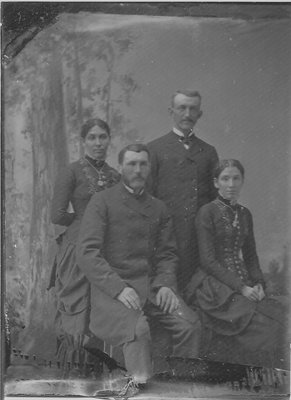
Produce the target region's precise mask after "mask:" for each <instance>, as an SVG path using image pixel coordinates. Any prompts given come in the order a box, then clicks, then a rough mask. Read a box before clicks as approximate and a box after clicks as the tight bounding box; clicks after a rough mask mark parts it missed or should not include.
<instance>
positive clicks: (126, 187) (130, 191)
mask: <svg viewBox="0 0 291 400" xmlns="http://www.w3.org/2000/svg"><path fill="white" fill-rule="evenodd" d="M123 186H124V187H125V189H126V190H127V191H128V192H129V193H131V194H134V195H136V196H141V195H142V194H143V192H144V188H143V189H142V190H141V191H140V192H139V193H134V190H133V189H132V188H131V187H129V186H127V185H126V184H125V183H123Z"/></svg>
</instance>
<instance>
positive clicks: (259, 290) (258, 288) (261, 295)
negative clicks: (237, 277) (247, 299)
mask: <svg viewBox="0 0 291 400" xmlns="http://www.w3.org/2000/svg"><path fill="white" fill-rule="evenodd" d="M254 289H256V291H257V293H258V295H259V301H261V300H263V298H264V297H265V292H264V289H263V286H262V285H261V284H260V283H258V284H257V285H255V286H254Z"/></svg>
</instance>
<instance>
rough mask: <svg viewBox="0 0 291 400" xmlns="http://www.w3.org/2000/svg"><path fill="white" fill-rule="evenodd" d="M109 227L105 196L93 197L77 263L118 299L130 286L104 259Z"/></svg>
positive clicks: (82, 233)
mask: <svg viewBox="0 0 291 400" xmlns="http://www.w3.org/2000/svg"><path fill="white" fill-rule="evenodd" d="M106 226H107V207H106V204H105V202H104V201H103V199H102V193H96V194H95V195H93V196H92V198H91V200H90V201H89V204H88V206H87V208H86V211H85V214H84V216H83V219H82V223H81V228H80V232H79V238H78V242H77V249H76V251H77V263H78V265H79V266H80V268H81V269H82V270H83V271H84V273H85V275H86V277H87V279H88V280H89V282H90V283H91V284H92V285H95V286H97V287H98V288H99V289H100V290H102V291H103V292H105V293H107V294H108V295H109V296H111V297H113V298H114V297H116V296H117V295H118V294H119V293H120V292H121V291H122V290H123V289H124V288H125V287H126V286H127V285H126V284H125V283H124V282H123V280H122V279H121V278H120V276H119V275H118V274H117V273H116V272H114V271H113V269H112V268H111V266H110V265H109V263H108V262H107V261H106V260H105V258H104V257H103V255H102V252H103V246H104V238H105V234H106Z"/></svg>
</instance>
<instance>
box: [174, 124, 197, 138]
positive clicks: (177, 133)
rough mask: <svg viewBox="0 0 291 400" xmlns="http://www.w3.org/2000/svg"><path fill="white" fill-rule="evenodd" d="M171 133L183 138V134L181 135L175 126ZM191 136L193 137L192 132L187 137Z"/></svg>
mask: <svg viewBox="0 0 291 400" xmlns="http://www.w3.org/2000/svg"><path fill="white" fill-rule="evenodd" d="M173 132H174V133H175V134H176V135H178V136H180V137H185V135H184V133H183V132H182V131H180V130H179V129H178V128H176V127H175V126H174V127H173ZM193 135H195V133H194V131H193V130H192V131H191V132H190V133H189V135H188V137H190V136H193Z"/></svg>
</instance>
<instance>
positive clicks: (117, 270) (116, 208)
mask: <svg viewBox="0 0 291 400" xmlns="http://www.w3.org/2000/svg"><path fill="white" fill-rule="evenodd" d="M77 254H78V264H79V266H80V268H82V270H83V271H84V273H85V275H86V276H87V278H88V280H89V281H90V283H91V320H90V330H91V331H92V332H93V333H94V334H95V335H96V336H97V337H99V338H101V339H103V340H105V341H106V342H107V343H110V344H113V345H121V344H123V343H125V342H127V341H129V340H133V338H134V332H135V325H136V321H137V319H138V317H139V314H140V313H139V312H137V311H136V312H134V311H132V312H129V310H128V309H127V308H126V307H125V306H124V305H123V304H122V303H121V302H120V301H118V300H117V296H118V295H119V294H120V293H121V292H122V290H123V289H124V288H125V287H126V286H130V287H132V288H134V289H135V291H136V292H137V294H138V295H139V297H140V299H141V305H142V306H143V305H144V304H145V302H146V300H147V299H150V301H152V302H153V303H155V295H156V292H157V290H158V289H159V288H160V287H162V286H166V287H168V288H171V289H172V290H173V291H176V275H175V273H176V268H177V264H178V258H177V255H176V241H175V238H174V235H173V228H172V218H171V216H170V214H169V212H168V211H167V208H166V206H165V205H164V204H163V203H162V202H161V201H160V200H158V199H156V198H154V197H153V196H151V195H150V194H148V193H147V192H145V191H144V192H143V194H141V195H140V196H138V197H135V196H134V195H133V194H131V193H129V191H128V190H127V189H126V188H125V186H124V185H123V184H122V183H120V184H118V185H116V186H115V187H113V188H112V189H108V190H106V191H104V192H100V193H97V194H96V195H93V196H92V199H91V201H90V202H89V204H88V207H87V210H86V212H85V215H84V217H83V221H82V226H81V231H80V234H79V243H78V248H77Z"/></svg>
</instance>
